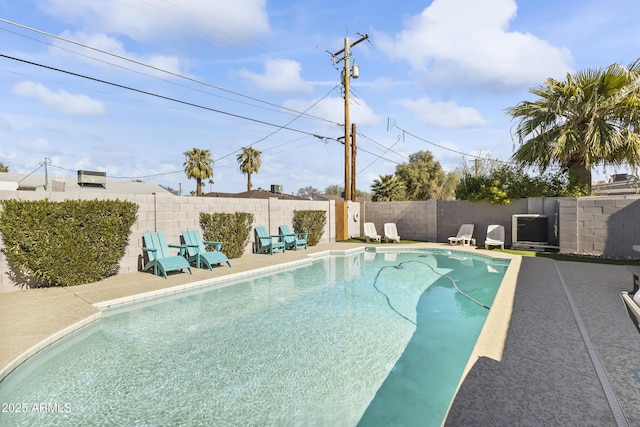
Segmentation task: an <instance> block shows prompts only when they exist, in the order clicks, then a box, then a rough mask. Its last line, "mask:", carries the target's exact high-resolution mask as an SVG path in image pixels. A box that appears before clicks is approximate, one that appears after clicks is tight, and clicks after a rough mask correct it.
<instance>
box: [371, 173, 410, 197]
mask: <svg viewBox="0 0 640 427" xmlns="http://www.w3.org/2000/svg"><path fill="white" fill-rule="evenodd" d="M371 191H372V192H373V194H372V196H371V200H373V201H374V202H396V201H399V200H405V199H406V185H405V183H404V181H402V180H401V179H399V178H398V177H397V176H396V175H380V179H379V180H378V179H374V180H373V184H372V185H371Z"/></svg>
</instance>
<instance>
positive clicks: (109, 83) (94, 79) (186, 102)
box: [0, 54, 336, 140]
mask: <svg viewBox="0 0 640 427" xmlns="http://www.w3.org/2000/svg"><path fill="white" fill-rule="evenodd" d="M0 57H3V58H7V59H11V60H14V61H18V62H23V63H25V64H29V65H35V66H36V67H41V68H46V69H48V70H52V71H57V72H59V73H64V74H69V75H71V76H75V77H80V78H83V79H87V80H91V81H94V82H98V83H103V84H106V85H110V86H114V87H118V88H120V89H126V90H130V91H132V92H137V93H141V94H144V95H148V96H153V97H156V98H160V99H164V100H167V101H171V102H176V103H179V104H183V105H188V106H190V107H195V108H200V109H203V110H207V111H211V112H214V113H218V114H223V115H227V116H231V117H235V118H238V119H242V120H248V121H251V122H254V123H259V124H263V125H267V126H272V127H278V128H283V126H281V125H276V124H274V123H270V122H265V121H264V120H258V119H253V118H251V117H246V116H241V115H239V114H234V113H229V112H226V111H222V110H218V109H215V108H211V107H206V106H204V105H200V104H195V103H193V102H188V101H183V100H180V99H177V98H172V97H169V96H165V95H159V94H157V93H153V92H149V91H146V90H142V89H136V88H133V87H130V86H125V85H121V84H119V83H113V82H109V81H107V80H102V79H98V78H95V77H90V76H86V75H84V74H79V73H74V72H72V71H67V70H62V69H60V68H55V67H51V66H49V65H44V64H39V63H37V62H32V61H27V60H26V59H20V58H16V57H13V56H9V55H5V54H0ZM284 129H287V130H290V131H292V132H298V133H303V134H306V135H311V136H315V137H316V138H319V139H331V140H336V139H335V138H330V137H325V136H319V135H316V134H314V133H312V132H307V131H304V130H300V129H294V128H289V127H284Z"/></svg>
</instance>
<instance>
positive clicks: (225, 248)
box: [200, 212, 253, 259]
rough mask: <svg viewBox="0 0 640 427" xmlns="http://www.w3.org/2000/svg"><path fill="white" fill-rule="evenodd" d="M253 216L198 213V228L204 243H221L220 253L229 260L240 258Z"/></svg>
mask: <svg viewBox="0 0 640 427" xmlns="http://www.w3.org/2000/svg"><path fill="white" fill-rule="evenodd" d="M251 224H253V214H250V213H247V212H234V213H211V214H209V213H206V212H202V213H200V227H201V228H202V236H203V238H204V240H205V241H210V242H222V252H223V253H224V254H225V255H226V256H227V258H229V259H233V258H240V257H241V256H242V254H244V248H245V246H247V244H248V243H249V237H250V233H251Z"/></svg>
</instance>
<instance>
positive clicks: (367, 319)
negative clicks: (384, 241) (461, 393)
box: [0, 251, 508, 426]
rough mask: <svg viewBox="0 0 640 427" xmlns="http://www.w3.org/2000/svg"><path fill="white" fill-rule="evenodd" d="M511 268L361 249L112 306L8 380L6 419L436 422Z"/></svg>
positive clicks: (1, 388) (2, 393)
mask: <svg viewBox="0 0 640 427" xmlns="http://www.w3.org/2000/svg"><path fill="white" fill-rule="evenodd" d="M507 265H508V261H504V260H492V259H491V258H488V257H484V256H479V255H475V254H466V253H463V254H461V253H458V254H450V253H448V252H446V251H429V252H427V251H422V252H419V251H416V252H399V253H395V252H394V253H377V254H376V253H370V252H364V253H362V252H360V253H356V254H352V255H348V256H331V257H325V258H321V259H316V260H314V261H313V262H310V263H309V264H308V265H305V266H302V267H298V268H295V269H291V270H283V271H279V272H276V273H272V274H269V275H264V276H256V277H251V278H248V279H246V278H245V279H243V280H242V281H236V282H232V283H230V284H229V285H228V286H224V287H220V286H219V285H218V287H216V288H212V289H210V290H206V289H201V290H198V291H194V292H191V293H183V294H179V295H176V296H173V297H171V298H164V299H158V300H153V301H151V302H147V303H138V304H135V305H130V306H125V307H121V308H119V309H115V310H109V311H106V312H105V313H104V316H103V317H102V319H101V320H100V321H98V322H96V323H95V324H93V325H91V326H89V327H87V328H84V329H82V330H81V331H80V332H78V333H76V334H73V335H71V336H69V337H67V338H66V339H64V340H61V341H60V342H58V343H56V344H54V345H52V346H50V347H48V348H47V349H45V350H44V351H42V352H41V353H39V354H38V355H36V356H35V357H33V358H31V359H30V360H28V361H27V362H25V363H24V364H23V365H22V366H20V367H19V368H18V369H17V370H16V371H14V372H13V373H12V374H11V375H9V376H8V377H6V378H5V379H4V380H3V382H2V383H0V402H13V403H15V404H19V405H20V406H19V407H18V406H13V407H12V409H13V410H12V411H6V412H2V413H0V424H2V425H25V426H33V425H40V426H44V425H65V426H68V425H79V426H80V425H82V426H86V425H144V426H161V425H162V426H165V425H216V426H267V425H270V426H284V425H291V426H329V425H331V426H356V425H360V426H389V425H405V426H413V425H416V426H417V425H419V426H439V425H440V424H441V422H442V420H443V417H444V415H445V413H446V410H447V407H448V405H449V402H450V401H451V398H452V396H453V393H454V391H455V388H456V386H457V384H458V382H459V380H460V377H461V375H462V372H463V369H464V367H465V365H466V362H467V360H468V358H469V355H470V353H471V351H472V349H473V346H474V344H475V341H476V339H477V336H478V334H479V332H480V329H481V328H482V325H483V323H484V320H485V318H486V316H487V314H488V311H489V310H487V308H485V307H483V305H486V306H490V305H491V303H492V302H493V298H494V296H495V294H496V292H497V289H498V287H499V285H500V283H501V281H502V278H503V276H504V272H505V271H506V268H507ZM443 275H444V276H443ZM452 280H454V281H455V285H456V286H457V287H458V290H456V288H455V287H454V286H453V282H452ZM463 293H464V294H463ZM474 300H475V301H474ZM43 404H44V405H43ZM16 408H19V409H24V410H23V411H20V412H17V411H16ZM7 409H8V408H7ZM39 409H43V410H39Z"/></svg>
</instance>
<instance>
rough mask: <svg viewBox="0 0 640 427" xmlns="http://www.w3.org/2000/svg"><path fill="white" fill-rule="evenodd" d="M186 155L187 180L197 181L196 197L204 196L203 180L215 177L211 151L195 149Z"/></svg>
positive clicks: (186, 152)
mask: <svg viewBox="0 0 640 427" xmlns="http://www.w3.org/2000/svg"><path fill="white" fill-rule="evenodd" d="M184 155H185V156H186V159H185V161H184V171H185V172H186V173H187V178H188V179H191V178H195V179H196V195H197V196H202V186H203V183H202V180H203V179H209V178H211V177H212V176H213V159H212V158H211V151H209V150H203V149H201V148H193V149H192V150H189V151H185V152H184Z"/></svg>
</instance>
